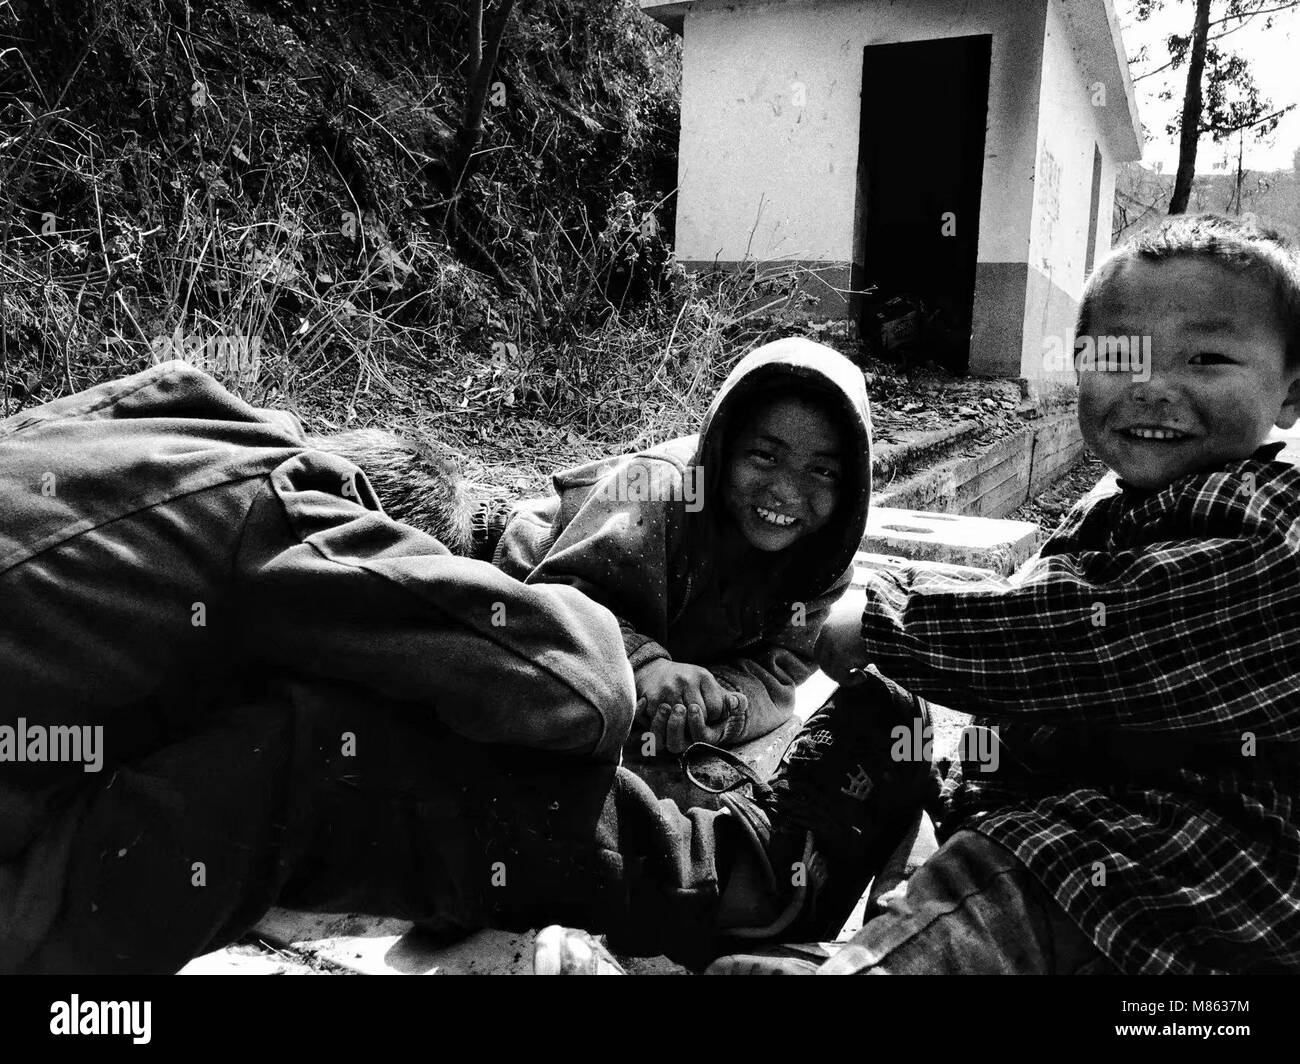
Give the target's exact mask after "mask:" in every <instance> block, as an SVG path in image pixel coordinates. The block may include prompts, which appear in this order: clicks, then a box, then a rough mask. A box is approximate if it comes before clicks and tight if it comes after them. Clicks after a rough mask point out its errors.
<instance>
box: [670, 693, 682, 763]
mask: <svg viewBox="0 0 1300 1064" xmlns="http://www.w3.org/2000/svg"><path fill="white" fill-rule="evenodd" d="M685 749H686V707H685V706H683V705H680V704H679V705H676V706H673V711H672V714H671V715H670V716H669V717H668V752H669V753H670V754H680V753H681V752H682V751H683V750H685Z"/></svg>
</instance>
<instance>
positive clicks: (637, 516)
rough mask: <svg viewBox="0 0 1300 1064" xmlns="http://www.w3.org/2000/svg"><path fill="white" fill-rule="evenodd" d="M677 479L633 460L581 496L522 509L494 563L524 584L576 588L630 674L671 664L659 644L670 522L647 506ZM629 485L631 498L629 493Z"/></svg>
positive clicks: (672, 472) (660, 508)
mask: <svg viewBox="0 0 1300 1064" xmlns="http://www.w3.org/2000/svg"><path fill="white" fill-rule="evenodd" d="M678 476H679V474H678V473H677V470H676V469H675V467H673V466H672V465H671V464H670V463H668V462H666V461H663V460H661V459H657V458H637V459H635V460H634V461H633V462H632V463H630V464H629V465H628V466H627V467H626V468H624V469H622V470H620V471H618V472H617V473H614V474H610V475H608V476H606V477H604V478H603V479H601V480H600V481H599V482H598V483H596V484H594V485H592V486H591V487H590V490H588V491H586V492H585V493H579V492H577V491H574V490H573V489H570V490H569V491H568V492H566V494H565V496H564V497H563V498H561V499H548V500H545V502H543V503H539V504H526V505H525V506H523V507H520V508H518V509H517V510H516V512H515V514H513V515H512V517H511V519H510V524H509V525H508V526H507V529H506V532H505V534H504V535H503V536H502V540H501V544H500V545H499V546H498V550H497V561H496V564H498V565H500V566H502V567H503V568H504V569H505V571H506V572H513V573H514V574H515V575H517V576H519V577H520V579H523V580H526V581H527V582H528V583H529V584H565V585H568V586H569V587H572V588H576V589H577V590H579V591H581V592H582V593H583V594H584V595H586V596H587V597H588V598H591V599H593V600H595V601H596V602H599V603H600V604H601V605H603V606H605V607H606V608H607V609H609V610H610V611H611V612H612V613H613V614H614V615H615V616H616V617H617V618H618V620H619V629H620V633H621V636H622V640H623V648H624V650H625V651H626V653H627V657H628V660H629V661H630V662H631V664H632V667H633V668H634V669H637V668H640V667H641V666H642V665H644V664H646V663H647V662H649V661H653V660H654V659H656V658H668V659H671V657H672V655H671V654H669V652H668V650H667V649H666V648H665V647H664V646H663V641H664V640H665V639H666V638H667V626H668V583H669V580H668V552H669V547H668V543H669V540H670V537H671V536H672V529H671V525H672V522H673V521H674V519H675V518H674V511H673V508H672V504H671V503H669V502H663V501H654V500H666V499H671V498H672V497H674V495H675V494H677V493H676V492H675V491H674V479H675V478H677V477H678ZM629 484H630V485H634V486H639V487H640V488H641V490H640V492H639V494H638V493H637V492H635V491H633V492H631V493H629V491H628V490H627V486H628V485H629ZM579 495H581V497H578V496H579ZM629 495H633V496H635V497H629ZM570 510H571V511H572V512H571V513H570V512H569V511H570Z"/></svg>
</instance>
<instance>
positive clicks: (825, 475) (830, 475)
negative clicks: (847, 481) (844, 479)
mask: <svg viewBox="0 0 1300 1064" xmlns="http://www.w3.org/2000/svg"><path fill="white" fill-rule="evenodd" d="M813 473H815V474H816V475H817V476H819V477H821V478H822V479H823V480H830V481H836V480H839V479H840V471H839V470H838V469H832V468H831V467H830V466H814V467H813Z"/></svg>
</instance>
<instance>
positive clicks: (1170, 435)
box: [1119, 425, 1190, 441]
mask: <svg viewBox="0 0 1300 1064" xmlns="http://www.w3.org/2000/svg"><path fill="white" fill-rule="evenodd" d="M1119 431H1120V435H1122V436H1127V437H1128V438H1129V439H1131V440H1174V441H1177V440H1186V439H1189V438H1190V436H1189V435H1188V433H1186V432H1182V431H1181V430H1179V429H1168V428H1164V427H1160V426H1155V425H1134V426H1133V427H1131V428H1127V429H1120V430H1119Z"/></svg>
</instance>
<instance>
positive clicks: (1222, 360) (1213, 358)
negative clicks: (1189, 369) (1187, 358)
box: [1191, 351, 1235, 366]
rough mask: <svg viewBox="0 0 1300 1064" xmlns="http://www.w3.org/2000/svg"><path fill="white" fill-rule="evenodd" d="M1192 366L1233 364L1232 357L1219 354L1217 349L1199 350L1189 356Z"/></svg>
mask: <svg viewBox="0 0 1300 1064" xmlns="http://www.w3.org/2000/svg"><path fill="white" fill-rule="evenodd" d="M1191 363H1192V365H1193V366H1232V365H1235V362H1234V361H1233V359H1231V358H1229V357H1228V356H1227V355H1221V354H1219V353H1218V352H1217V351H1201V352H1199V353H1198V354H1195V355H1193V356H1192V358H1191Z"/></svg>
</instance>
